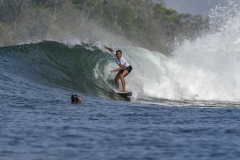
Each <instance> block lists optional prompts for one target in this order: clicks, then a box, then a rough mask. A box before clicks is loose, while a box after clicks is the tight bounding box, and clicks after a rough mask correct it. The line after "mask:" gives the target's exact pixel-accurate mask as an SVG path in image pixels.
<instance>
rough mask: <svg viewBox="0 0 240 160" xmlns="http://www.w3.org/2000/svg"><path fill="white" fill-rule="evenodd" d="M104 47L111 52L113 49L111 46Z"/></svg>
mask: <svg viewBox="0 0 240 160" xmlns="http://www.w3.org/2000/svg"><path fill="white" fill-rule="evenodd" d="M104 48H105V49H107V50H109V51H110V52H111V53H112V54H113V52H114V50H113V49H112V48H110V47H107V46H104Z"/></svg>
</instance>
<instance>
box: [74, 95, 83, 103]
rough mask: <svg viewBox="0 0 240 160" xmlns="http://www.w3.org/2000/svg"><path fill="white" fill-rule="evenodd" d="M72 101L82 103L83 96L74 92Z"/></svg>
mask: <svg viewBox="0 0 240 160" xmlns="http://www.w3.org/2000/svg"><path fill="white" fill-rule="evenodd" d="M71 102H72V104H79V103H82V102H83V100H82V98H81V97H78V96H77V95H76V94H73V95H72V97H71Z"/></svg>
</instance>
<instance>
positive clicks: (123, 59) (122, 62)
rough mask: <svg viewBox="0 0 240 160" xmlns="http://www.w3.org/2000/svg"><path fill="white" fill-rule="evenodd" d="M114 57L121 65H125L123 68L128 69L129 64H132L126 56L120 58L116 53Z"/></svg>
mask: <svg viewBox="0 0 240 160" xmlns="http://www.w3.org/2000/svg"><path fill="white" fill-rule="evenodd" d="M114 58H115V61H116V63H117V64H118V65H119V67H120V66H121V65H123V69H126V68H127V67H128V66H130V64H129V63H128V62H127V61H126V59H125V58H123V57H121V58H120V59H118V57H117V56H116V54H114Z"/></svg>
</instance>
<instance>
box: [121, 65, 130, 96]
mask: <svg viewBox="0 0 240 160" xmlns="http://www.w3.org/2000/svg"><path fill="white" fill-rule="evenodd" d="M128 74H129V72H128V71H127V70H124V71H123V73H122V74H121V75H120V79H121V82H122V90H121V92H126V88H125V80H124V77H126V76H127V75H128Z"/></svg>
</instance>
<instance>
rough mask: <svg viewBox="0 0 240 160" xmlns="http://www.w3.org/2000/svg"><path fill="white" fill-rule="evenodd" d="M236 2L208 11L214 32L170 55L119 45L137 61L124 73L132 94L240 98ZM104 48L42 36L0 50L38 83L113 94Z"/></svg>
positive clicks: (155, 97)
mask: <svg viewBox="0 0 240 160" xmlns="http://www.w3.org/2000/svg"><path fill="white" fill-rule="evenodd" d="M231 2H234V3H231ZM237 4H239V2H237V1H229V2H228V4H227V5H226V3H224V7H222V6H217V7H216V8H215V9H214V10H212V13H211V16H210V17H211V19H210V22H211V31H210V32H208V33H207V34H205V35H202V37H200V38H198V39H197V40H195V41H185V42H184V43H183V44H182V45H181V46H177V47H176V49H175V51H174V52H173V53H172V56H168V57H166V56H164V55H163V54H161V53H158V52H153V51H149V50H147V49H143V48H138V47H123V48H116V49H121V50H122V51H123V56H124V57H125V58H126V59H127V60H128V61H129V63H130V64H131V65H132V66H133V70H132V72H131V74H129V76H127V77H126V88H127V90H130V91H132V92H133V98H134V99H137V100H145V101H158V100H164V99H166V100H174V101H175V100H176V101H182V100H183V101H185V100H187V101H207V102H210V101H221V102H222V101H231V102H240V77H239V74H238V72H239V70H240V65H239V62H240V56H239V51H240V41H239V36H238V35H239V34H240V32H239V28H240V27H239V26H240V20H239V13H240V12H239V8H240V5H237ZM232 8H234V9H232ZM101 48H103V47H102V46H97V45H91V44H81V45H68V44H65V43H60V42H54V41H43V42H39V43H35V44H24V45H19V46H11V47H4V48H0V54H1V55H2V57H7V58H6V59H9V61H4V62H3V64H5V65H7V67H6V70H7V71H9V70H11V71H13V70H14V71H15V72H11V73H14V74H16V75H19V76H20V77H23V76H24V77H25V78H27V79H29V80H31V81H34V82H35V83H38V84H41V85H46V86H49V87H50V88H51V87H56V88H64V89H66V90H74V91H79V92H82V93H85V94H91V95H96V96H100V97H105V98H113V96H112V95H113V94H112V93H113V92H112V90H113V89H114V87H115V86H114V82H113V79H114V76H115V74H111V73H110V70H112V69H115V68H116V67H117V65H116V64H115V62H114V59H113V57H112V56H111V54H109V53H107V52H106V51H105V50H103V49H101ZM2 57H1V58H2ZM2 59H3V58H2ZM2 61H3V60H2ZM6 63H8V64H6Z"/></svg>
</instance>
